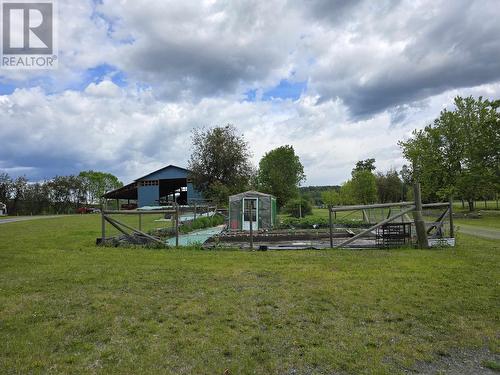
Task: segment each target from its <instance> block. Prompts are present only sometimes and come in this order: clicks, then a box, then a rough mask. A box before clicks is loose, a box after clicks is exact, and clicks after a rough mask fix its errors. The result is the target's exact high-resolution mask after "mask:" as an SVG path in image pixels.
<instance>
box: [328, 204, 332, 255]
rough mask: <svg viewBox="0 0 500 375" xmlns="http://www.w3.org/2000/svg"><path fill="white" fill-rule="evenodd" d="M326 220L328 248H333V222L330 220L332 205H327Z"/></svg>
mask: <svg viewBox="0 0 500 375" xmlns="http://www.w3.org/2000/svg"><path fill="white" fill-rule="evenodd" d="M328 221H329V224H330V249H333V222H332V206H330V205H329V206H328Z"/></svg>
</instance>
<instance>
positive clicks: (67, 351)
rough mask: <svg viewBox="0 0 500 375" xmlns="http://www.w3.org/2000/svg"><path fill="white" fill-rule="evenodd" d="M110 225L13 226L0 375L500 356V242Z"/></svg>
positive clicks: (0, 281)
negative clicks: (478, 353)
mask: <svg viewBox="0 0 500 375" xmlns="http://www.w3.org/2000/svg"><path fill="white" fill-rule="evenodd" d="M127 220H130V219H127ZM145 225H147V226H154V225H155V223H154V222H148V223H147V224H145ZM156 225H157V223H156ZM162 225H165V223H162ZM99 231H100V217H99V216H96V215H84V216H72V217H67V218H59V219H47V220H37V221H32V222H20V223H11V224H3V225H1V226H0V373H2V374H10V373H12V374H14V373H22V374H25V373H47V372H48V373H61V374H63V373H64V374H66V373H117V374H124V373H127V374H132V373H167V374H168V373H171V374H222V373H223V372H224V370H225V369H229V370H230V371H231V373H232V374H255V373H256V374H292V373H293V374H330V373H382V374H383V373H387V374H393V373H403V372H404V371H406V370H407V369H411V368H413V367H414V366H415V365H416V363H419V362H420V361H433V360H435V359H436V358H442V357H443V356H447V355H448V354H449V353H453V352H454V351H455V350H457V349H467V350H469V349H474V348H476V349H478V348H479V349H485V348H486V349H488V350H490V351H491V352H493V353H498V352H499V350H500V342H499V337H500V328H499V311H500V284H499V280H500V271H499V267H498V264H499V261H500V241H493V240H480V239H474V238H472V237H467V236H465V235H460V236H459V238H458V244H459V245H458V247H456V248H454V249H441V250H426V251H420V250H411V249H403V250H392V251H379V250H366V251H338V250H336V251H332V250H329V251H295V252H294V251H281V252H241V251H230V250H228V251H211V252H206V251H201V250H192V249H183V250H181V249H179V250H145V249H115V248H97V247H95V246H94V243H95V238H96V237H97V236H99ZM495 365H496V362H492V365H491V366H495Z"/></svg>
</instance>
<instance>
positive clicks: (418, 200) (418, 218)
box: [413, 182, 429, 249]
mask: <svg viewBox="0 0 500 375" xmlns="http://www.w3.org/2000/svg"><path fill="white" fill-rule="evenodd" d="M413 195H414V197H415V211H413V219H414V220H415V229H416V231H417V241H418V247H419V248H421V249H427V248H428V247H429V242H428V240H427V231H426V229H425V221H424V218H423V216H422V194H421V191H420V183H418V182H415V184H414V185H413Z"/></svg>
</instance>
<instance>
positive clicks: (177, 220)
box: [175, 204, 179, 247]
mask: <svg viewBox="0 0 500 375" xmlns="http://www.w3.org/2000/svg"><path fill="white" fill-rule="evenodd" d="M175 211H176V212H175V247H179V205H178V204H176V205H175Z"/></svg>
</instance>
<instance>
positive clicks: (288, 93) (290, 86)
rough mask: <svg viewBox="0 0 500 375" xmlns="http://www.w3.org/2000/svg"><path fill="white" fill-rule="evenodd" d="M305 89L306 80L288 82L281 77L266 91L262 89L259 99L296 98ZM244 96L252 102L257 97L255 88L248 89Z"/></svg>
mask: <svg viewBox="0 0 500 375" xmlns="http://www.w3.org/2000/svg"><path fill="white" fill-rule="evenodd" d="M306 90H307V81H301V82H290V81H288V80H286V79H283V80H281V81H280V83H279V84H278V85H277V86H275V87H273V88H271V89H269V90H267V91H264V93H263V94H262V97H261V98H260V100H263V101H268V100H272V99H292V100H297V99H299V98H300V96H301V95H302V93H304V92H305V91H306ZM245 96H246V100H247V101H251V102H254V101H256V100H258V99H259V98H258V97H257V89H252V90H248V91H247V92H246V93H245Z"/></svg>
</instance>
